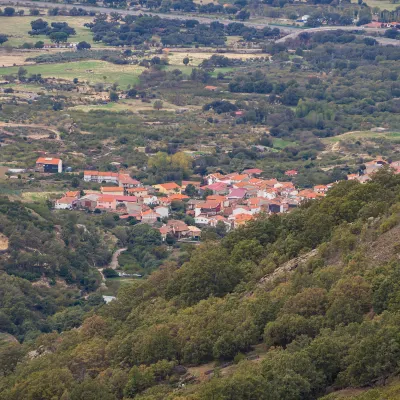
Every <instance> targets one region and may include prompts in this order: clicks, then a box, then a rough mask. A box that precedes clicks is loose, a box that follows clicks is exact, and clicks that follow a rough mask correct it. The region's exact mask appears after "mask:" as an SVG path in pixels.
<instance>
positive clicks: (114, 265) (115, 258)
mask: <svg viewBox="0 0 400 400" xmlns="http://www.w3.org/2000/svg"><path fill="white" fill-rule="evenodd" d="M126 250H128V249H127V248H126V247H124V248H123V249H118V250H116V251H114V254H113V255H112V259H111V262H110V264H108V265H107V267H105V268H111V269H117V268H118V257H119V256H120V254H121V253H122V252H124V251H126ZM105 268H97V271H99V272H100V275H101V280H102V282H101V286H103V287H106V283H105V282H106V278H105V276H104V274H103V269H105Z"/></svg>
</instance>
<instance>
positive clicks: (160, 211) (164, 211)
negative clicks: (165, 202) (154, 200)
mask: <svg viewBox="0 0 400 400" xmlns="http://www.w3.org/2000/svg"><path fill="white" fill-rule="evenodd" d="M154 211H155V212H156V213H157V214H160V215H161V218H168V217H169V208H168V207H165V206H158V207H155V208H154Z"/></svg>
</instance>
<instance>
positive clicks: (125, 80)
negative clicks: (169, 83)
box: [0, 60, 144, 89]
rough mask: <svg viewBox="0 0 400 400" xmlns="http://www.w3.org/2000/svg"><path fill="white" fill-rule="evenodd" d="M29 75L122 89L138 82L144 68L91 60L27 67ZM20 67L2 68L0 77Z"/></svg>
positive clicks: (15, 71) (13, 72)
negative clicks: (114, 85)
mask: <svg viewBox="0 0 400 400" xmlns="http://www.w3.org/2000/svg"><path fill="white" fill-rule="evenodd" d="M25 68H26V69H27V71H28V74H42V76H43V77H44V78H56V79H66V80H71V81H72V80H73V79H74V78H78V79H79V80H80V81H85V82H89V83H91V84H94V83H100V82H101V83H105V84H111V83H115V82H118V84H119V85H120V87H121V88H122V89H124V88H126V87H127V86H128V85H134V84H136V83H137V82H138V76H139V75H140V74H141V73H142V71H143V70H144V67H139V66H136V65H116V64H111V63H109V62H106V61H99V60H90V61H75V62H70V63H58V64H56V63H55V64H40V65H27V66H26V67H25ZM17 71H18V67H6V68H0V75H8V74H15V73H17Z"/></svg>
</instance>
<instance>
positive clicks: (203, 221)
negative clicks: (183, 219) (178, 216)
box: [194, 215, 210, 225]
mask: <svg viewBox="0 0 400 400" xmlns="http://www.w3.org/2000/svg"><path fill="white" fill-rule="evenodd" d="M194 222H195V224H196V225H208V224H209V223H210V218H208V217H206V216H205V215H198V216H197V217H195V218H194Z"/></svg>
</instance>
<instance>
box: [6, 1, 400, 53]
mask: <svg viewBox="0 0 400 400" xmlns="http://www.w3.org/2000/svg"><path fill="white" fill-rule="evenodd" d="M0 1H1V0H0ZM338 29H341V30H345V31H364V32H367V33H373V32H381V33H382V32H385V31H386V28H363V27H362V26H321V27H319V28H310V29H307V30H306V31H305V30H301V31H300V30H297V31H296V32H292V33H290V34H289V35H287V36H284V37H283V38H280V39H278V40H276V43H283V42H285V41H286V40H287V39H294V38H296V37H297V36H299V35H300V34H301V33H302V32H311V33H312V32H322V31H336V30H338ZM363 37H371V38H373V39H375V40H376V41H377V42H378V43H380V44H383V45H387V44H392V45H394V46H399V45H400V40H396V39H388V38H383V37H374V36H367V35H363Z"/></svg>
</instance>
